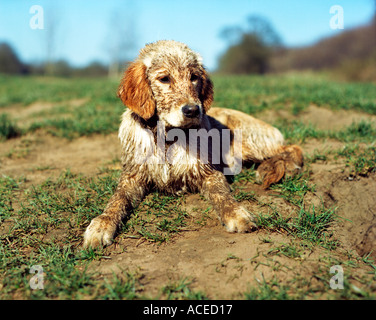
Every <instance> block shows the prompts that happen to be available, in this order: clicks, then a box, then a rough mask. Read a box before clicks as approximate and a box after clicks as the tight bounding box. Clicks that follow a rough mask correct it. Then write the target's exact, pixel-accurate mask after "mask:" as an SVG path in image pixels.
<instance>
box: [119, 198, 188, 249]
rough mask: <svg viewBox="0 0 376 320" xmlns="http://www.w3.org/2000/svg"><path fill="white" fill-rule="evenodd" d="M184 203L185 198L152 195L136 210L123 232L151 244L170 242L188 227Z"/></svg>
mask: <svg viewBox="0 0 376 320" xmlns="http://www.w3.org/2000/svg"><path fill="white" fill-rule="evenodd" d="M182 201H184V197H183V196H180V197H176V196H171V195H164V194H160V193H158V192H155V193H152V194H151V195H149V196H148V197H147V198H146V199H145V200H144V201H143V202H142V203H141V204H140V205H139V206H138V207H137V208H136V209H135V210H134V212H133V213H132V216H131V218H130V219H129V220H128V221H127V222H126V223H125V225H124V227H123V232H124V233H127V235H129V234H133V235H139V236H141V237H143V238H144V239H146V240H148V241H151V242H157V243H162V242H165V241H168V240H169V239H170V237H171V236H172V235H173V234H175V233H178V232H179V231H181V230H183V229H184V228H185V227H186V225H187V223H186V219H187V217H188V214H187V212H186V211H185V210H182V209H181V204H182Z"/></svg>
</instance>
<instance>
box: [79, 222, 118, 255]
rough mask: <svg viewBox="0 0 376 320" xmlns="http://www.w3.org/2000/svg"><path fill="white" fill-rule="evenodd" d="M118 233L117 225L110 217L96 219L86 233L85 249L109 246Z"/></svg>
mask: <svg viewBox="0 0 376 320" xmlns="http://www.w3.org/2000/svg"><path fill="white" fill-rule="evenodd" d="M115 232H116V224H114V223H113V221H111V219H109V217H108V216H98V217H96V218H94V219H93V220H92V221H91V223H90V224H89V226H88V227H87V229H86V231H85V233H84V244H83V247H84V248H88V247H92V248H96V247H99V246H103V247H104V246H108V245H110V244H111V243H112V239H113V238H114V235H115Z"/></svg>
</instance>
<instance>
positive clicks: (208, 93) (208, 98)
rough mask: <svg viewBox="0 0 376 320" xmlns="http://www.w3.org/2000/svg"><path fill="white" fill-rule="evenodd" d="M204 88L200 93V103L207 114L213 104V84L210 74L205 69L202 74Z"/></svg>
mask: <svg viewBox="0 0 376 320" xmlns="http://www.w3.org/2000/svg"><path fill="white" fill-rule="evenodd" d="M201 78H202V87H201V92H200V101H201V103H202V105H203V107H204V110H205V112H208V111H209V109H210V105H211V104H212V102H213V92H214V91H213V82H212V81H211V80H210V78H209V75H208V73H207V72H206V71H205V69H203V73H202V76H201Z"/></svg>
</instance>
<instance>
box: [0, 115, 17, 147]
mask: <svg viewBox="0 0 376 320" xmlns="http://www.w3.org/2000/svg"><path fill="white" fill-rule="evenodd" d="M19 135H21V130H20V129H19V128H18V127H17V126H16V124H15V123H14V122H13V121H12V120H11V119H10V118H9V116H8V114H6V113H2V114H0V141H2V140H7V139H10V138H14V137H18V136H19Z"/></svg>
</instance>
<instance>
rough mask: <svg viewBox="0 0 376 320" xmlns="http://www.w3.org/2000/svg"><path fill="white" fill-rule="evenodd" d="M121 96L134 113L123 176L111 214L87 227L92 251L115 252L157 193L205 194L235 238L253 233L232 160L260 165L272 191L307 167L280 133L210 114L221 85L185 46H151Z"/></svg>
mask: <svg viewBox="0 0 376 320" xmlns="http://www.w3.org/2000/svg"><path fill="white" fill-rule="evenodd" d="M118 95H119V97H120V99H121V100H122V102H123V103H124V105H126V106H127V107H128V109H127V110H126V111H125V112H124V114H123V116H122V122H121V125H120V129H119V138H120V141H121V147H122V153H121V161H122V167H123V169H122V173H121V177H120V180H119V184H118V186H117V189H116V191H115V193H114V194H113V196H112V197H111V199H110V201H109V203H108V204H107V206H106V208H105V210H104V212H103V214H101V215H100V216H98V217H96V218H94V219H93V220H92V221H91V223H90V225H89V226H88V227H87V230H86V232H85V234H84V246H85V247H88V246H91V247H96V246H99V245H109V244H111V242H112V240H113V238H114V236H115V233H116V231H117V228H118V226H119V225H120V223H121V221H122V220H123V219H125V218H127V216H128V215H129V214H130V212H131V210H132V208H133V207H134V206H136V205H138V204H139V203H140V202H141V200H142V199H143V198H144V197H145V195H146V194H147V193H149V192H151V191H153V190H162V191H165V192H172V193H178V192H185V191H187V192H201V193H202V194H203V195H204V196H205V197H206V198H207V199H209V200H210V202H211V204H212V205H213V208H214V209H215V211H216V213H217V215H218V217H219V219H220V221H221V222H222V224H223V225H224V226H225V228H226V230H227V231H229V232H249V231H252V230H253V229H255V228H256V225H255V223H254V216H253V215H252V214H251V213H250V212H249V211H247V210H246V209H245V208H243V207H242V206H241V205H240V204H239V203H238V202H237V201H236V200H235V199H234V198H233V197H232V195H231V193H230V187H229V184H228V182H227V179H226V176H225V175H226V169H228V170H229V171H227V172H230V173H231V172H232V173H234V172H235V171H234V170H233V169H234V165H232V167H231V165H230V164H229V163H230V162H231V158H233V159H235V160H236V157H235V154H236V152H237V151H238V156H239V157H240V158H241V161H246V162H250V161H251V162H254V163H258V164H260V165H259V167H258V170H257V173H258V177H259V179H260V181H261V182H262V185H263V187H264V188H268V187H269V186H270V185H271V184H272V183H276V182H278V181H280V180H281V179H282V178H283V177H284V176H285V175H286V174H294V173H296V172H298V171H299V170H301V168H302V166H303V154H302V150H301V148H300V147H299V146H296V145H290V146H285V145H284V139H283V136H282V134H281V133H280V131H279V130H278V129H276V128H274V127H272V126H270V125H269V124H267V123H265V122H263V121H261V120H258V119H255V118H254V117H252V116H250V115H247V114H244V113H242V112H240V111H236V110H231V109H221V108H212V109H210V106H211V104H212V102H213V84H212V82H211V80H210V78H209V76H208V73H207V72H206V70H205V68H204V66H203V64H202V59H201V57H200V55H199V54H197V53H195V52H194V51H192V50H191V49H190V48H188V46H186V45H185V44H183V43H180V42H176V41H158V42H155V43H151V44H148V45H146V46H145V47H144V48H143V49H142V50H141V51H140V54H139V56H138V58H137V59H136V60H135V61H134V62H133V63H131V64H130V65H129V66H128V68H127V70H126V71H125V73H124V77H123V79H122V81H121V83H120V86H119V91H118ZM209 109H210V110H209ZM239 132H240V133H241V139H237V138H236V133H239ZM193 133H195V134H196V136H194V139H196V140H195V141H194V142H195V144H192V141H193V140H194V139H192V134H193ZM197 133H199V134H200V135H201V136H200V137H199V138H202V137H204V138H206V140H205V139H201V140H202V141H201V140H200V139H199V140H197V139H198V138H197ZM205 134H206V136H205ZM225 137H227V138H228V139H225ZM176 138H178V139H176ZM225 140H226V141H227V140H228V141H229V146H228V147H226V143H225ZM216 152H219V154H220V157H219V159H214V155H215V153H216ZM229 159H230V160H229ZM214 160H216V161H214ZM235 160H234V161H235ZM234 161H233V163H234ZM231 170H233V171H231ZM235 173H236V172H235Z"/></svg>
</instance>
